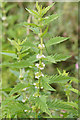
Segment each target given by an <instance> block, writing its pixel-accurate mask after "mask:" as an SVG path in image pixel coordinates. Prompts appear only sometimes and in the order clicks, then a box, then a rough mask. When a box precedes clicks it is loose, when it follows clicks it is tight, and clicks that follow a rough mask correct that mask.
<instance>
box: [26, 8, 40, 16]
mask: <svg viewBox="0 0 80 120" xmlns="http://www.w3.org/2000/svg"><path fill="white" fill-rule="evenodd" d="M25 9H26V10H27V11H28V12H29V13H30V14H32V15H33V16H35V17H38V13H37V12H36V11H35V10H31V9H27V8H25Z"/></svg>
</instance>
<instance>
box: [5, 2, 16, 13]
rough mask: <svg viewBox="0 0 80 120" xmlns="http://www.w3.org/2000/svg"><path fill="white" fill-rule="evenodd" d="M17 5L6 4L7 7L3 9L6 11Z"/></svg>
mask: <svg viewBox="0 0 80 120" xmlns="http://www.w3.org/2000/svg"><path fill="white" fill-rule="evenodd" d="M16 6H17V4H13V5H11V4H10V5H9V6H7V7H5V11H6V13H7V12H8V11H9V10H10V9H12V8H14V7H16Z"/></svg>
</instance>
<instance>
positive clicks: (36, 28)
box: [29, 27, 39, 34]
mask: <svg viewBox="0 0 80 120" xmlns="http://www.w3.org/2000/svg"><path fill="white" fill-rule="evenodd" d="M29 29H30V30H32V31H33V32H34V33H35V34H38V33H39V28H38V27H29Z"/></svg>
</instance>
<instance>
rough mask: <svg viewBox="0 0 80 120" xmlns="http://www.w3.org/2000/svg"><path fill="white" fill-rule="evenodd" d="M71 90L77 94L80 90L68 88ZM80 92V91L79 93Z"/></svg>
mask: <svg viewBox="0 0 80 120" xmlns="http://www.w3.org/2000/svg"><path fill="white" fill-rule="evenodd" d="M68 89H69V90H70V91H72V92H74V93H76V94H78V93H79V91H78V90H77V89H74V88H68ZM79 94H80V93H79Z"/></svg>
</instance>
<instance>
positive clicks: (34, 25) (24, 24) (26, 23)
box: [18, 22, 38, 27]
mask: <svg viewBox="0 0 80 120" xmlns="http://www.w3.org/2000/svg"><path fill="white" fill-rule="evenodd" d="M18 25H20V26H24V27H27V26H29V25H30V26H33V27H38V25H36V24H34V23H28V22H23V23H20V24H18Z"/></svg>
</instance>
